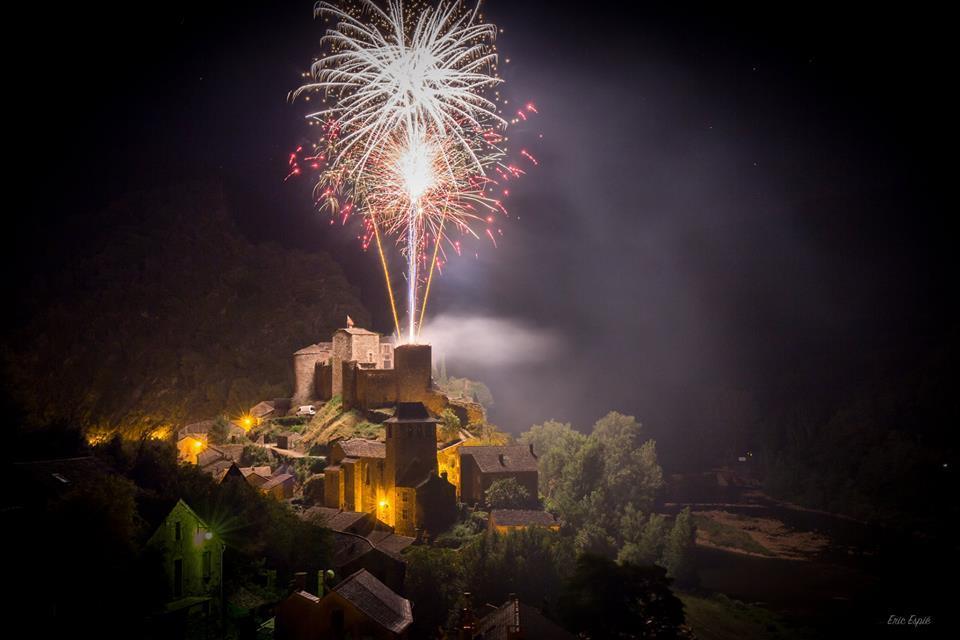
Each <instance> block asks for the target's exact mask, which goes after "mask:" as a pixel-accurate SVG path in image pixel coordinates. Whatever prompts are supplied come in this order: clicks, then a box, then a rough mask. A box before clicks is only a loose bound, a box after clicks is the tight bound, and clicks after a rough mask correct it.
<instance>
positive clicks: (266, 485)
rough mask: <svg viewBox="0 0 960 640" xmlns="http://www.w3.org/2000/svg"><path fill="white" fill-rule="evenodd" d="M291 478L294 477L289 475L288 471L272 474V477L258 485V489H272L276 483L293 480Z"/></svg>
mask: <svg viewBox="0 0 960 640" xmlns="http://www.w3.org/2000/svg"><path fill="white" fill-rule="evenodd" d="M293 479H294V478H293V476H292V475H290V474H289V473H281V474H279V475H275V476H273V477H272V478H270V479H269V480H267V481H266V482H264V483H263V484H262V485H260V490H261V491H269V490H270V489H273V488H274V487H276V486H277V485H281V484H283V483H284V482H287V481H288V480H293Z"/></svg>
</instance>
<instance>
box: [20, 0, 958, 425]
mask: <svg viewBox="0 0 960 640" xmlns="http://www.w3.org/2000/svg"><path fill="white" fill-rule="evenodd" d="M128 4H129V5H130V6H127V7H126V8H121V9H115V8H111V9H109V10H108V9H106V8H100V7H98V6H93V5H90V4H89V3H87V4H83V3H81V4H76V3H74V4H68V5H58V6H56V7H52V6H46V5H43V6H37V7H36V8H35V9H31V10H30V12H31V13H29V14H25V15H17V16H14V17H12V18H11V19H10V22H9V24H10V25H11V28H13V27H15V28H16V29H17V30H20V29H24V30H26V31H27V34H28V37H27V38H26V39H25V40H24V44H22V45H18V47H20V48H21V50H20V51H19V52H18V53H15V54H14V53H8V54H7V63H8V65H9V66H8V75H7V80H8V82H7V87H6V88H7V98H6V103H7V105H8V107H9V106H10V105H12V106H13V109H14V111H15V112H16V113H15V115H14V116H12V117H11V116H8V118H7V131H8V136H13V138H14V140H15V144H14V145H13V146H12V149H11V150H13V151H14V153H13V154H10V155H9V156H8V159H7V160H8V163H10V164H12V165H14V170H15V172H16V173H15V175H17V176H18V179H17V180H16V181H14V182H13V184H12V185H11V190H10V191H8V200H11V201H12V200H16V201H19V200H21V197H20V195H18V193H17V192H18V191H20V190H21V189H23V190H24V192H25V193H26V194H27V196H28V197H27V198H26V202H24V203H23V204H22V205H18V206H16V207H12V208H11V207H9V206H8V208H7V211H6V216H7V221H8V223H9V224H11V228H12V229H14V230H15V231H16V233H10V234H8V239H10V240H14V245H15V246H14V247H13V251H12V252H11V251H8V252H7V259H8V260H10V261H11V265H16V266H17V269H16V270H15V271H14V272H13V275H14V278H13V280H12V281H11V284H16V283H17V282H20V283H22V282H23V281H24V278H23V277H22V276H23V274H24V273H25V272H28V271H29V270H32V269H43V268H45V267H44V264H45V261H44V259H43V250H42V246H43V242H44V241H43V238H44V237H45V236H49V235H55V234H56V233H57V227H58V221H59V220H61V219H62V218H63V217H64V216H67V215H90V216H91V224H95V221H96V218H95V216H94V215H93V214H94V213H95V212H96V211H97V210H98V209H99V208H101V207H102V206H103V205H104V204H105V203H107V202H109V201H110V199H111V198H115V197H116V196H117V195H119V194H122V193H124V192H126V191H129V190H132V189H139V188H143V187H150V186H161V185H167V184H171V183H175V182H177V181H181V180H188V179H194V178H197V177H202V176H209V177H212V178H216V179H218V180H222V181H223V182H224V183H225V184H227V185H229V186H230V188H231V192H232V193H233V194H235V196H234V197H235V199H236V204H235V207H236V213H237V216H238V222H239V223H240V225H241V229H242V230H243V231H244V233H245V234H246V235H248V236H249V237H251V238H252V239H254V240H256V241H275V242H279V243H281V244H282V245H285V246H291V247H303V248H307V249H311V250H325V251H329V252H330V253H332V254H333V256H334V257H335V258H336V259H337V261H338V262H340V263H341V264H342V265H343V266H344V268H345V269H346V270H348V273H349V277H350V278H351V280H352V281H353V282H354V283H356V284H357V285H359V286H360V287H361V288H362V292H363V300H364V302H365V304H366V305H367V307H368V308H369V309H370V310H371V312H372V313H373V314H374V317H375V320H376V324H377V326H376V327H375V328H376V329H378V330H381V331H388V330H389V329H390V324H391V322H390V317H389V311H388V308H387V305H386V303H385V296H384V292H383V288H382V284H381V279H380V277H381V276H380V273H379V272H378V265H377V263H376V260H375V257H374V256H373V255H370V254H364V253H362V251H361V250H360V248H359V246H358V243H357V241H356V239H355V234H352V233H350V232H346V231H344V230H343V229H339V228H336V229H334V228H331V227H330V226H329V224H328V223H327V217H326V216H325V215H321V214H318V213H316V212H314V211H313V210H312V208H311V204H310V197H309V188H310V184H309V183H308V182H307V181H301V182H299V183H293V184H291V183H286V184H284V183H283V182H282V179H283V177H284V175H285V169H286V165H285V162H286V155H287V153H288V152H289V151H290V150H291V149H292V148H293V147H295V146H296V145H297V144H298V143H299V142H301V141H303V139H304V135H306V134H307V133H308V129H307V127H305V126H304V125H303V122H302V120H301V118H300V116H301V115H302V114H303V113H305V112H306V105H303V104H293V105H291V104H289V103H288V102H287V92H288V91H290V90H291V89H293V88H295V87H296V86H297V85H298V83H299V81H300V73H301V72H302V71H304V70H305V69H306V68H307V66H308V65H309V62H310V60H311V58H312V56H313V55H314V54H316V53H318V52H319V46H318V41H319V38H320V36H321V35H322V29H321V25H320V24H319V23H315V22H314V21H313V19H312V3H310V2H283V3H278V2H268V1H266V0H264V1H262V2H237V3H222V2H214V3H206V5H207V6H206V7H205V8H197V7H195V6H194V4H197V3H186V2H180V3H151V4H147V3H128ZM596 4H599V3H582V4H581V5H570V6H564V5H563V3H558V2H522V3H521V2H506V1H503V0H493V1H491V2H489V3H487V5H486V6H487V14H488V17H489V18H490V19H491V20H493V21H494V22H496V23H497V24H498V25H499V26H500V27H502V28H503V29H504V33H503V34H502V35H501V36H500V39H499V47H500V52H501V55H502V56H503V57H509V58H510V60H511V62H510V64H508V65H505V66H504V69H503V75H504V77H505V78H506V80H507V84H506V87H505V90H504V91H505V94H506V95H507V96H509V98H510V99H511V101H517V102H520V101H526V100H532V101H533V102H535V103H536V104H537V106H538V108H539V110H540V114H541V115H540V116H539V118H538V119H537V120H536V125H537V126H536V131H537V132H542V133H543V139H542V140H539V141H537V142H536V143H535V144H532V145H530V146H531V148H532V149H533V150H534V151H535V153H536V155H537V156H538V158H539V161H540V166H539V167H538V168H537V169H536V170H535V171H532V172H531V173H530V174H529V175H528V176H527V177H526V178H525V179H524V180H523V181H522V182H521V183H518V184H517V185H516V186H515V187H514V189H513V194H512V196H511V198H510V201H509V208H510V211H511V213H512V214H514V215H515V216H519V219H511V220H509V221H508V222H507V223H506V224H505V225H504V237H503V238H502V239H500V241H499V248H497V249H493V248H492V247H491V246H489V244H486V243H480V244H478V247H479V258H474V257H472V256H470V257H464V258H460V259H454V260H452V261H451V262H450V264H449V265H448V268H447V270H446V273H445V274H444V276H443V277H442V278H441V279H440V280H439V281H438V282H437V283H436V284H435V287H436V288H435V297H434V298H433V301H432V304H431V307H430V310H429V313H430V314H431V315H435V316H439V315H442V314H469V315H483V316H486V317H493V318H498V319H502V320H505V321H508V322H510V323H513V324H517V325H521V326H526V327H528V328H532V329H533V330H535V331H542V332H544V333H545V334H547V335H548V336H549V337H551V338H552V339H553V340H554V343H553V344H554V348H553V349H552V350H549V351H548V352H547V353H546V354H541V355H542V356H543V357H541V358H538V359H533V360H532V361H528V362H515V363H512V364H511V365H510V366H492V365H484V364H480V363H470V362H461V363H456V362H451V363H450V365H451V366H450V369H451V373H457V374H461V375H468V376H470V377H475V378H478V379H482V380H484V381H485V382H487V384H488V385H489V386H490V387H491V389H492V391H493V394H494V397H495V399H496V403H497V404H496V407H495V408H494V411H493V418H494V420H495V421H496V422H497V423H498V424H500V425H501V426H502V427H504V428H505V429H507V430H509V431H514V432H517V431H520V430H524V429H526V428H528V427H529V425H530V424H532V423H533V422H536V421H541V420H543V419H548V418H554V417H555V418H559V419H563V420H571V421H573V422H574V423H575V424H577V425H580V426H581V427H587V426H589V424H591V423H592V422H593V420H595V419H596V418H597V417H599V416H601V415H603V414H604V413H606V412H607V411H608V410H610V409H617V410H620V411H623V412H626V413H631V414H634V415H637V416H638V417H639V418H640V419H641V420H642V421H644V422H645V423H647V424H649V425H650V427H651V428H652V429H653V431H654V433H655V434H656V435H657V436H658V438H660V439H662V440H663V441H664V442H665V443H667V444H669V443H670V442H676V441H677V439H679V440H681V441H682V440H683V439H684V438H686V437H688V436H690V434H693V433H697V432H698V431H697V430H698V429H704V428H707V429H709V428H711V426H710V423H711V422H712V421H716V422H717V425H718V426H717V428H720V429H722V428H723V424H724V421H725V420H733V419H734V418H732V417H730V416H731V415H733V414H736V413H737V411H739V409H734V410H730V411H727V412H726V413H725V410H724V409H720V408H718V407H720V406H729V404H730V402H729V399H730V398H731V397H734V398H735V397H739V396H738V394H745V395H747V396H750V397H751V398H753V399H754V400H753V401H755V402H756V403H757V404H758V405H760V407H761V408H762V407H763V406H765V404H769V403H774V402H776V400H775V399H776V398H779V397H781V395H780V394H782V393H783V392H784V389H785V388H790V389H794V390H797V389H800V390H802V389H805V388H808V387H816V386H818V385H820V386H826V387H830V388H836V386H837V385H838V384H839V385H841V386H842V385H847V386H850V385H853V384H854V382H855V381H856V380H857V379H858V377H859V376H860V374H861V372H862V371H863V370H864V368H869V367H871V366H874V364H875V363H876V360H877V359H878V358H883V357H885V354H889V353H891V352H893V351H900V350H917V351H922V350H923V349H925V348H928V346H929V344H930V343H935V342H936V341H937V340H938V339H940V337H941V336H943V335H945V334H946V333H947V332H948V331H949V330H950V328H951V322H953V321H954V315H953V314H954V311H955V298H956V291H955V287H951V286H950V285H951V284H952V281H953V278H952V273H951V269H950V262H949V261H948V258H949V251H950V249H951V248H952V245H953V243H954V241H953V239H952V236H951V235H950V234H948V233H947V230H946V227H947V222H948V220H949V217H950V216H951V214H952V210H953V209H954V208H955V207H954V206H952V204H951V202H952V201H951V200H950V199H947V198H946V194H945V191H946V189H947V187H948V186H950V185H951V182H950V179H951V178H952V176H950V175H949V173H950V172H952V168H953V166H954V164H955V163H954V162H948V158H949V155H950V153H951V152H952V148H953V144H952V143H950V142H949V140H950V139H951V138H952V137H953V136H952V130H953V127H952V120H953V117H952V116H953V114H952V113H950V114H949V115H948V113H947V110H948V109H949V108H951V104H952V103H951V102H950V101H949V100H948V99H947V97H946V96H947V92H948V90H949V89H950V85H951V84H952V82H951V81H950V79H951V78H952V77H953V75H955V73H951V71H952V70H951V69H950V68H949V66H948V64H949V60H950V56H949V55H948V54H947V47H948V44H949V43H950V42H951V41H952V39H951V38H950V37H948V35H947V33H946V30H947V24H948V21H947V20H946V19H945V18H944V16H942V15H936V14H934V13H929V14H922V13H920V11H915V12H912V13H910V14H905V13H899V12H895V11H894V10H893V9H889V8H886V7H884V6H882V5H879V4H877V3H870V4H867V3H862V4H860V6H858V7H846V8H843V9H838V8H837V7H836V4H837V3H827V2H804V3H789V4H783V3H764V4H762V5H757V6H747V5H741V6H738V7H732V6H727V5H726V4H718V3H709V4H706V5H703V6H701V5H698V4H695V3H685V2H681V3H678V2H669V3H632V5H631V6H632V7H633V8H632V9H630V10H625V9H623V8H622V5H623V3H603V6H599V7H595V5H596ZM588 6H589V7H592V8H591V9H590V10H587V9H585V8H584V7H588ZM8 148H10V147H8ZM72 240H73V241H75V242H77V243H82V242H83V238H73V239H72ZM7 272H8V273H11V272H10V270H9V269H8V270H7ZM317 338H318V339H321V338H323V336H317ZM485 339H486V337H485ZM509 348H511V349H513V348H520V347H517V346H515V345H509ZM277 357H279V358H285V357H288V355H287V354H284V353H278V354H277ZM734 404H736V403H734Z"/></svg>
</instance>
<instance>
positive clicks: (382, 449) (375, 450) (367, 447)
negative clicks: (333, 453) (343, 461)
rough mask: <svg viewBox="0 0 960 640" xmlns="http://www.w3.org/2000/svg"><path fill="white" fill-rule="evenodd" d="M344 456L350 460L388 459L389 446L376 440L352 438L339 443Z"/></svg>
mask: <svg viewBox="0 0 960 640" xmlns="http://www.w3.org/2000/svg"><path fill="white" fill-rule="evenodd" d="M337 444H338V445H339V446H340V448H341V449H343V454H344V455H345V456H347V457H350V458H386V457H387V445H386V444H385V443H383V442H378V441H376V440H366V439H364V438H350V439H349V440H341V441H340V442H338V443H337Z"/></svg>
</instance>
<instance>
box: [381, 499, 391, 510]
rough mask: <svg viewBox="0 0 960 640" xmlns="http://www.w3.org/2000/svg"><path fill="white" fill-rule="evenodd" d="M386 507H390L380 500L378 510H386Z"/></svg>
mask: <svg viewBox="0 0 960 640" xmlns="http://www.w3.org/2000/svg"><path fill="white" fill-rule="evenodd" d="M388 506H390V505H389V504H388V503H387V501H386V500H381V501H380V508H381V509H386V508H387V507H388Z"/></svg>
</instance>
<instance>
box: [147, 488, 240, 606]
mask: <svg viewBox="0 0 960 640" xmlns="http://www.w3.org/2000/svg"><path fill="white" fill-rule="evenodd" d="M148 519H149V518H148ZM147 547H148V548H152V549H157V550H158V551H160V552H161V553H162V556H163V568H164V571H165V573H166V576H167V587H168V593H169V599H170V601H171V602H176V601H178V600H182V599H190V602H191V605H190V606H193V605H195V604H198V603H199V604H205V606H207V607H210V606H214V607H215V606H216V603H217V600H216V599H217V597H218V595H219V593H220V580H221V578H222V572H221V566H220V563H221V562H222V560H223V542H222V541H221V540H220V537H219V536H218V535H217V534H216V533H215V532H214V531H213V530H212V529H210V527H209V526H207V524H206V523H205V522H204V521H203V520H202V519H201V518H200V516H198V515H197V514H196V513H195V512H194V511H193V509H191V508H190V507H189V506H187V503H186V502H184V501H183V500H178V501H177V502H176V504H174V505H173V507H172V508H171V509H170V511H169V512H168V513H167V515H166V517H164V518H163V519H162V521H160V523H159V525H158V526H157V529H156V531H155V532H154V533H153V535H152V536H151V537H150V539H149V540H148V541H147Z"/></svg>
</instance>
